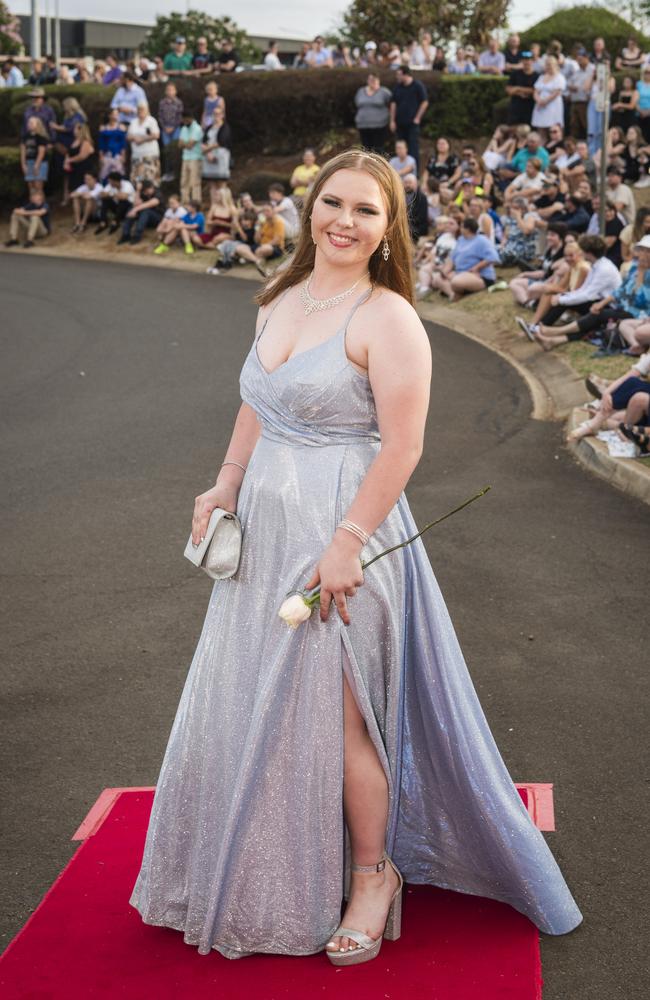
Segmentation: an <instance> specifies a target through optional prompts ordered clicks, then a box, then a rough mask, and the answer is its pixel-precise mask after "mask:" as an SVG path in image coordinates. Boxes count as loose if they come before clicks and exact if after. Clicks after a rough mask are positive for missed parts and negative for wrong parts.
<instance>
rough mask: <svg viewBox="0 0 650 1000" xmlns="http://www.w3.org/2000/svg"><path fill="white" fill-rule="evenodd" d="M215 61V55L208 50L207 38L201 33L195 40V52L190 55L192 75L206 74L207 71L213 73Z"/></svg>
mask: <svg viewBox="0 0 650 1000" xmlns="http://www.w3.org/2000/svg"><path fill="white" fill-rule="evenodd" d="M216 61H217V57H216V55H214V54H213V53H212V52H210V48H209V46H208V40H207V38H206V37H205V35H201V37H200V38H197V40H196V52H195V53H194V55H193V56H192V70H191V73H192V76H207V75H208V73H214V64H215V63H216Z"/></svg>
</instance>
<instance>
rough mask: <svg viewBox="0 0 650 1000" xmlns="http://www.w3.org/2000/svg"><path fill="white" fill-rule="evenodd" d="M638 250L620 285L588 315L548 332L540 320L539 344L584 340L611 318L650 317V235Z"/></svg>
mask: <svg viewBox="0 0 650 1000" xmlns="http://www.w3.org/2000/svg"><path fill="white" fill-rule="evenodd" d="M596 238H597V239H599V238H600V237H596ZM592 239H593V237H592ZM635 250H636V256H637V259H636V260H635V261H634V263H633V264H632V266H631V267H630V269H629V271H628V272H627V275H626V276H625V279H624V280H623V281H622V282H621V284H619V286H618V287H617V288H615V289H614V290H613V291H612V292H610V293H609V294H607V295H605V296H604V297H603V298H601V299H600V300H599V301H598V302H594V303H592V305H591V306H590V308H589V312H587V313H585V315H583V316H579V317H578V318H577V319H576V320H574V321H572V322H571V323H566V324H565V325H564V326H558V327H555V328H554V329H553V333H552V334H549V333H547V332H545V327H544V324H543V323H540V324H539V328H538V330H537V334H536V337H535V339H536V340H537V342H538V344H540V345H541V346H542V347H543V348H544V349H545V350H547V351H549V350H552V349H553V348H554V347H559V346H560V344H566V343H568V342H569V341H571V340H581V339H582V338H583V337H584V336H586V335H587V334H594V333H595V332H596V331H598V330H604V329H605V327H606V326H607V324H608V323H609V322H610V321H612V322H615V323H620V322H621V320H628V319H647V318H648V317H650V236H644V237H643V239H642V240H639V242H638V243H637V245H636V247H635ZM588 280H589V279H587V281H588ZM585 284H587V282H585Z"/></svg>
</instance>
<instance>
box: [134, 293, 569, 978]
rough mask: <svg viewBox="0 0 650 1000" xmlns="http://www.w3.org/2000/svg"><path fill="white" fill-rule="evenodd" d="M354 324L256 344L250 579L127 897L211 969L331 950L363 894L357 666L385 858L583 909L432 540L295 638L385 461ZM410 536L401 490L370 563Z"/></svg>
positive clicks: (238, 578)
mask: <svg viewBox="0 0 650 1000" xmlns="http://www.w3.org/2000/svg"><path fill="white" fill-rule="evenodd" d="M366 294H367V293H364V295H363V296H362V297H361V299H359V300H357V302H356V303H355V304H354V306H353V308H352V310H351V312H350V314H349V315H348V320H349V316H350V315H351V314H352V312H353V311H354V309H355V308H356V307H357V306H358V305H359V304H360V303H361V302H362V301H363V300H364V299H365V297H366ZM277 301H279V299H278V300H277ZM348 320H346V322H345V323H344V324H343V326H342V327H341V328H340V329H339V330H338V332H337V333H336V334H334V335H333V336H332V337H331V338H330V339H329V340H327V341H325V342H324V343H321V344H319V345H317V346H316V347H314V348H311V349H310V350H307V351H304V352H302V353H300V354H297V355H295V356H294V357H292V358H290V359H289V361H287V362H286V363H284V364H282V365H280V366H279V368H277V369H275V370H274V371H273V372H271V373H269V372H267V371H265V369H264V368H263V366H262V364H261V361H260V358H259V356H258V353H257V341H256V342H255V343H254V344H253V345H252V347H251V350H250V352H249V354H248V356H247V358H246V360H245V362H244V366H243V368H242V372H241V378H240V385H241V397H242V399H243V400H244V401H245V402H246V403H248V404H249V405H250V406H251V407H252V408H253V409H254V410H255V411H256V413H257V414H258V416H259V419H260V421H261V424H262V433H261V436H260V437H259V439H258V442H257V445H256V447H255V450H254V452H253V455H252V457H251V460H250V463H249V465H248V470H247V472H246V475H245V477H244V481H243V484H242V488H241V491H240V494H239V502H238V508H237V511H238V514H239V516H240V518H241V521H242V526H243V530H244V535H243V546H242V558H241V563H240V566H239V569H238V571H237V573H236V574H235V576H234V577H233V578H232V579H229V580H221V581H216V582H215V584H214V587H213V590H212V594H211V597H210V602H209V605H208V609H207V614H206V617H205V623H204V625H203V630H202V632H201V636H200V639H199V642H198V645H197V648H196V651H195V654H194V657H193V660H192V663H191V666H190V670H189V673H188V676H187V680H186V683H185V687H184V690H183V693H182V696H181V700H180V704H179V706H178V710H177V713H176V717H175V720H174V723H173V727H172V730H171V735H170V737H169V742H168V745H167V749H166V752H165V755H164V759H163V762H162V768H161V771H160V776H159V779H158V783H157V787H156V794H155V797H154V802H153V808H152V812H151V819H150V822H149V827H148V831H147V837H146V843H145V847H144V856H143V859H142V866H141V869H140V872H139V874H138V877H137V881H136V883H135V886H134V888H133V892H132V895H131V898H130V902H131V904H132V905H133V906H134V907H136V908H137V910H138V911H139V912H140V914H141V916H142V919H143V920H144V921H145V922H146V923H148V924H156V925H163V926H166V927H172V928H176V929H177V930H179V931H182V932H183V934H184V940H185V941H186V942H187V943H188V944H192V945H196V946H197V947H198V950H199V952H200V953H202V954H207V953H209V951H210V950H211V949H212V948H215V949H216V950H217V951H219V952H220V953H221V954H222V955H225V956H226V957H228V958H239V957H242V956H244V955H246V954H250V953H254V952H275V953H283V954H289V955H308V954H311V953H313V952H317V951H320V950H322V949H323V948H324V946H325V944H326V942H327V941H328V940H329V939H330V936H331V935H332V933H333V931H334V930H335V928H336V927H337V926H338V924H339V920H340V912H341V910H340V907H341V900H342V892H343V890H344V886H345V884H346V882H347V880H348V878H349V863H350V850H349V838H348V835H347V830H346V827H345V823H344V816H343V807H342V788H343V673H344V672H345V675H346V676H347V678H348V680H349V682H350V685H351V688H352V691H353V693H354V696H355V698H356V700H357V703H358V705H359V707H360V710H361V712H362V714H363V716H364V718H365V721H366V724H367V727H368V731H369V734H370V737H371V739H372V741H373V743H374V745H375V747H376V749H377V753H378V756H379V759H380V761H381V764H382V766H383V768H384V771H385V773H386V779H387V782H388V789H389V818H388V825H387V831H386V847H387V851H388V853H389V854H390V855H391V856H392V857H393V859H394V861H395V863H396V865H397V866H398V868H399V869H400V870H401V872H402V874H403V876H404V879H405V881H407V882H413V883H428V884H431V885H436V886H442V887H444V888H446V889H453V890H457V891H459V892H464V893H473V894H476V895H480V896H488V897H492V898H494V899H498V900H502V901H504V902H505V903H509V904H510V905H511V906H513V907H515V909H517V910H519V911H521V912H522V913H524V914H526V915H527V916H528V917H529V918H530V920H532V921H533V922H534V923H535V924H536V925H537V926H538V927H539V928H540V929H541V930H542V931H545V932H546V933H548V934H565V933H567V932H568V931H571V930H572V929H573V928H574V927H576V926H577V925H578V924H579V923H580V921H581V919H582V916H581V913H580V911H579V909H578V907H577V906H576V903H575V901H574V899H573V898H572V896H571V893H570V891H569V889H568V887H567V885H566V883H565V881H564V878H563V877H562V873H561V872H560V869H559V868H558V866H557V863H556V862H555V859H554V858H553V855H552V854H551V852H550V850H549V848H548V846H547V844H546V842H545V840H544V837H543V836H542V834H541V833H540V832H539V830H538V829H537V828H536V827H535V825H534V823H533V821H532V820H531V818H530V816H529V815H528V812H527V810H526V808H525V806H524V805H523V803H522V800H521V798H520V796H519V794H518V792H517V790H516V788H515V786H514V784H513V782H512V779H511V778H510V775H509V774H508V771H507V770H506V767H505V764H504V762H503V760H502V758H501V756H500V754H499V750H498V748H497V746H496V744H495V742H494V739H493V736H492V734H491V732H490V729H489V727H488V724H487V721H486V719H485V716H484V714H483V711H482V709H481V706H480V704H479V701H478V698H477V695H476V692H475V690H474V686H473V684H472V681H471V678H470V675H469V673H468V670H467V667H466V665H465V661H464V659H463V654H462V652H461V649H460V646H459V644H458V640H457V638H456V634H455V631H454V628H453V625H452V622H451V620H450V618H449V614H448V611H447V608H446V606H445V603H444V600H443V598H442V596H441V593H440V590H439V588H438V585H437V583H436V580H435V577H434V574H433V571H432V569H431V565H430V563H429V560H428V558H427V555H426V551H425V548H424V545H423V544H422V541H421V540H418V541H417V542H415V543H414V544H412V545H410V546H408V547H407V548H405V549H401V550H399V551H398V552H396V553H392V554H391V555H389V556H387V557H386V558H384V559H381V560H380V561H379V562H377V563H375V565H373V566H372V567H371V568H369V569H368V570H367V572H366V574H365V582H364V585H363V587H361V588H360V589H359V591H358V593H357V595H356V596H355V597H354V598H351V599H350V611H351V619H352V621H351V624H350V626H348V627H346V626H345V625H343V623H342V621H341V619H340V618H339V616H338V613H337V612H336V610H335V609H334V608H333V610H332V612H331V613H330V617H329V620H328V621H327V622H321V620H320V618H319V616H318V614H314V615H312V617H311V618H310V619H309V621H308V622H306V623H304V624H303V625H301V626H300V627H299V628H298V629H297V630H296V631H293V630H291V629H289V628H288V627H287V626H286V625H285V624H284V623H283V622H282V621H281V620H280V618H279V617H278V608H279V607H280V605H281V603H282V601H283V599H284V597H285V595H286V593H287V591H289V590H291V589H293V588H299V587H301V586H303V585H304V584H305V583H306V581H307V580H308V579H309V577H310V575H311V573H312V571H313V567H314V565H315V563H316V561H317V560H318V558H319V556H320V554H321V553H322V551H323V549H324V548H325V547H326V546H327V545H328V544H329V542H330V540H331V538H332V534H333V532H334V530H335V527H336V524H337V523H338V521H339V519H340V518H341V517H342V516H343V515H344V514H345V512H346V510H347V509H348V507H349V505H350V504H351V502H352V500H353V498H354V496H355V493H356V491H357V489H358V488H359V485H360V483H361V481H362V479H363V477H364V475H365V473H366V471H367V469H368V467H369V466H370V464H371V462H372V461H373V459H374V457H375V455H376V454H377V451H378V449H379V446H380V438H379V432H378V425H377V419H376V412H375V405H374V400H373V395H372V391H371V387H370V383H369V381H368V379H367V378H366V377H365V376H364V375H362V374H360V373H359V372H358V371H357V370H356V369H355V368H353V367H352V365H351V364H350V363H349V361H348V359H347V356H346V351H345V330H346V328H347V321H348ZM263 333H264V329H262V332H261V333H260V335H259V336H262V335H263ZM258 339H259V337H258ZM416 531H417V527H416V525H415V522H414V520H413V517H412V515H411V512H410V509H409V505H408V503H407V500H406V496H405V495H404V494H402V495H401V496H400V498H399V500H398V502H397V503H396V504H395V506H394V508H393V509H392V510H391V512H390V513H389V515H388V517H387V518H386V519H385V521H384V522H383V523H382V524H381V525H380V527H379V528H378V530H377V531H376V532H375V534H374V535H373V536H372V538H371V540H370V542H369V543H368V545H367V546H366V548H365V549H364V551H363V556H364V558H370V557H371V555H373V554H375V553H376V552H379V551H381V550H382V549H384V548H387V547H388V546H390V545H394V544H396V543H398V542H399V541H402V540H403V539H404V538H406V537H408V536H410V535H412V534H415V532H416Z"/></svg>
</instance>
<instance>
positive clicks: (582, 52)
mask: <svg viewBox="0 0 650 1000" xmlns="http://www.w3.org/2000/svg"><path fill="white" fill-rule="evenodd" d="M576 55H577V56H586V55H589V53H588V52H587V50H586V48H585V47H584V46H583V45H581V46H580V48H579V49H576Z"/></svg>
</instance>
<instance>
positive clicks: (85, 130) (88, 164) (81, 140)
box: [63, 122, 95, 191]
mask: <svg viewBox="0 0 650 1000" xmlns="http://www.w3.org/2000/svg"><path fill="white" fill-rule="evenodd" d="M94 168H95V144H94V142H93V139H92V135H91V134H90V129H89V127H88V124H87V123H86V122H77V123H76V125H75V127H74V137H73V139H72V145H71V146H70V148H69V150H68V155H67V156H66V157H65V159H64V161H63V176H64V177H65V178H66V180H67V181H68V184H69V190H70V191H74V190H75V189H76V188H78V187H79V186H80V185H81V184H83V180H84V175H85V174H86V173H88V171H89V170H90V171H94Z"/></svg>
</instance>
